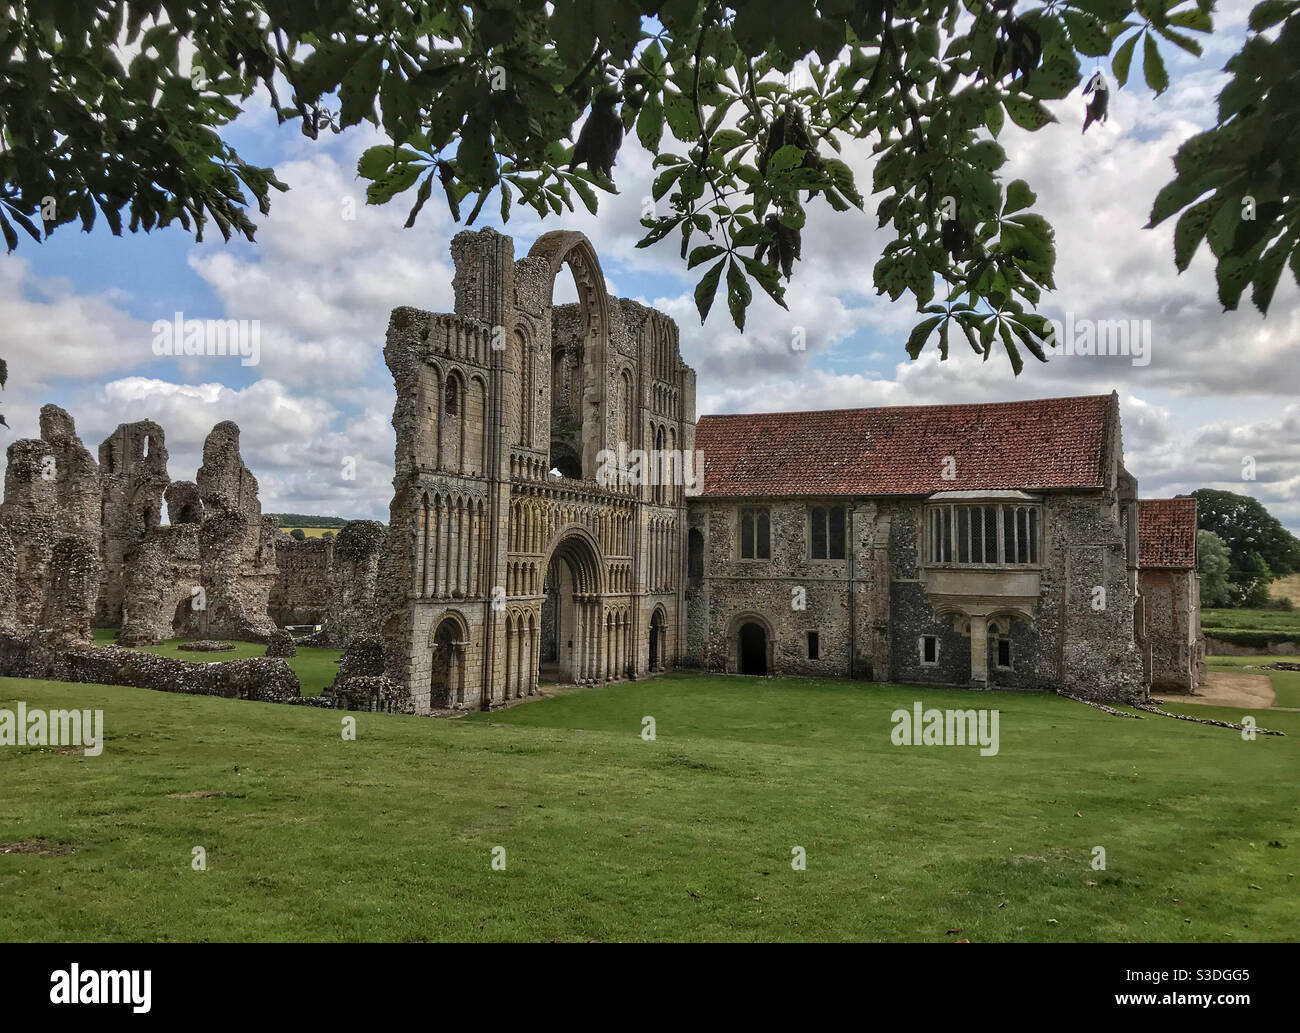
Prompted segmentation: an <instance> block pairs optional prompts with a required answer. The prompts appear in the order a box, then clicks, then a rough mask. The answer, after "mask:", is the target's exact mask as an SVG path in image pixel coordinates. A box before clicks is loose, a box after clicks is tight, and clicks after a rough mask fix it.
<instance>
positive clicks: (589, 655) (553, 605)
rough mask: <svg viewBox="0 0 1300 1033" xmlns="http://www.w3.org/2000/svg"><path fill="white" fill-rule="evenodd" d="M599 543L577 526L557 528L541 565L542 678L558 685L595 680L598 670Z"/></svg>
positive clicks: (600, 653)
mask: <svg viewBox="0 0 1300 1033" xmlns="http://www.w3.org/2000/svg"><path fill="white" fill-rule="evenodd" d="M602 568H603V563H602V561H601V557H600V546H599V544H598V543H597V542H596V540H595V539H594V538H593V537H592V536H591V533H590V532H589V531H587V530H586V528H583V527H581V526H578V525H572V526H570V527H568V528H565V529H564V530H562V531H561V532H560V533H559V535H557V536H556V539H555V544H554V545H552V546H551V548H550V550H549V552H548V555H547V559H546V563H545V566H544V569H545V570H546V580H545V584H544V586H543V601H542V620H541V627H542V641H541V650H540V652H541V657H542V661H543V670H544V673H545V675H546V676H547V677H548V678H553V679H554V680H555V681H557V682H559V683H561V684H570V683H585V682H591V681H595V680H597V679H598V678H599V677H600V672H601V671H602V670H603V669H604V651H605V648H606V642H605V636H604V635H602V633H601V632H602V624H601V590H602V585H601V570H602Z"/></svg>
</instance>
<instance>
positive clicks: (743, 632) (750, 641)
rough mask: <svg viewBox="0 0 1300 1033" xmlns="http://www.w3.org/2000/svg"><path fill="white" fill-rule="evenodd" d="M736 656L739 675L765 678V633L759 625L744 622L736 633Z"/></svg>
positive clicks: (752, 622) (766, 671)
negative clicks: (738, 664)
mask: <svg viewBox="0 0 1300 1033" xmlns="http://www.w3.org/2000/svg"><path fill="white" fill-rule="evenodd" d="M736 655H737V657H738V659H739V663H740V673H741V674H754V675H759V676H766V675H767V674H768V670H767V632H766V630H764V628H763V626H762V625H761V624H757V623H755V622H754V621H746V622H745V623H744V624H742V625H741V626H740V631H739V632H737V641H736Z"/></svg>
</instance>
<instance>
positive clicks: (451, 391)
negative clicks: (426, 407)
mask: <svg viewBox="0 0 1300 1033" xmlns="http://www.w3.org/2000/svg"><path fill="white" fill-rule="evenodd" d="M444 408H446V410H447V415H448V416H457V415H459V413H460V392H459V391H458V390H457V385H456V381H455V380H452V379H450V378H448V380H447V399H446V403H445V406H444Z"/></svg>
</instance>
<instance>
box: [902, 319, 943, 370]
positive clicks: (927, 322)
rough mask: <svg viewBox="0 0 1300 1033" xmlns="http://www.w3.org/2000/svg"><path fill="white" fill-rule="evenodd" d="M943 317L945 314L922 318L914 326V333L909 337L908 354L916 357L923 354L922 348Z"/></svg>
mask: <svg viewBox="0 0 1300 1033" xmlns="http://www.w3.org/2000/svg"><path fill="white" fill-rule="evenodd" d="M942 319H943V316H931V317H930V318H929V319H923V320H921V322H919V323H917V324H916V326H915V327H913V328H912V333H911V334H910V335H909V336H908V338H907V354H908V355H910V356H911V357H912V358H914V359H915V358H917V357H918V356H919V355H920V354H921V349H922V348H924V347H925V342H926V340H927V339H928V338H929V336H930V332H931V331H932V330H934V328H935V327H936V326H938V325H939V323H940V321H941V320H942ZM945 351H946V349H945Z"/></svg>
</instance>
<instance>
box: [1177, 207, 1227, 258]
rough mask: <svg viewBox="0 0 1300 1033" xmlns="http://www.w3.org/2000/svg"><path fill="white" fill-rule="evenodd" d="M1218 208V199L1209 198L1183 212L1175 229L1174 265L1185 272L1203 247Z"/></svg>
mask: <svg viewBox="0 0 1300 1033" xmlns="http://www.w3.org/2000/svg"><path fill="white" fill-rule="evenodd" d="M1217 207H1218V198H1217V197H1209V198H1206V199H1205V200H1204V201H1202V202H1201V203H1200V204H1197V205H1193V206H1192V207H1191V208H1189V209H1187V211H1185V212H1183V214H1182V217H1181V218H1180V219H1179V220H1178V225H1177V226H1175V227H1174V265H1175V266H1177V267H1178V271H1179V272H1180V273H1181V272H1183V271H1184V270H1185V269H1186V268H1187V266H1188V264H1189V263H1190V262H1191V260H1192V256H1193V255H1194V254H1196V249H1197V248H1198V247H1200V246H1201V241H1202V240H1204V239H1205V234H1206V232H1207V231H1208V230H1209V228H1210V218H1211V217H1212V216H1213V215H1214V212H1215V210H1216V208H1217Z"/></svg>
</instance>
